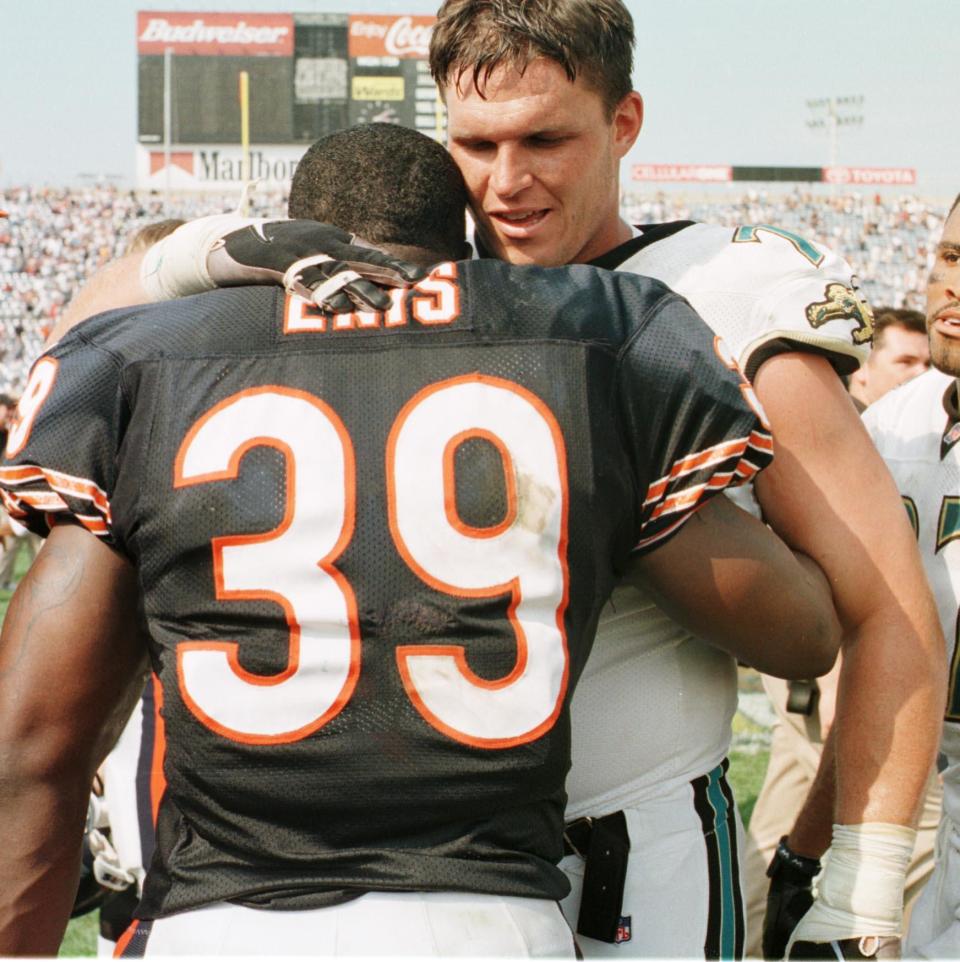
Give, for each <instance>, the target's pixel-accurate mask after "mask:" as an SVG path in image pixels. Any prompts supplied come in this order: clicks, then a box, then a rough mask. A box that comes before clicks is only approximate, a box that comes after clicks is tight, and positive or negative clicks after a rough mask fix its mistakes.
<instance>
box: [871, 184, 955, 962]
mask: <svg viewBox="0 0 960 962" xmlns="http://www.w3.org/2000/svg"><path fill="white" fill-rule="evenodd" d="M927 329H928V333H929V337H930V357H931V360H932V362H933V366H934V368H935V370H932V371H928V372H927V373H926V374H923V375H921V376H920V377H918V378H916V379H914V380H913V381H910V382H909V383H908V384H905V385H904V386H903V387H901V388H898V389H897V390H895V391H892V392H891V393H890V394H888V395H886V396H885V397H884V398H882V399H881V400H880V401H878V402H877V403H876V404H874V405H872V406H871V407H870V408H869V409H868V410H867V412H866V413H865V414H864V422H865V423H866V425H867V429H868V430H869V432H870V436H871V437H872V438H873V440H874V442H875V443H876V445H877V448H878V449H879V451H880V453H881V454H882V455H883V457H884V460H885V461H886V462H887V466H888V467H889V468H890V470H891V472H892V473H893V477H894V480H895V481H896V483H897V487H898V488H899V490H900V495H901V497H902V498H903V501H904V504H905V505H906V508H907V513H908V515H909V516H910V520H911V521H912V523H913V527H914V530H915V532H916V535H917V538H918V541H919V545H920V552H921V554H922V555H923V562H924V565H925V566H926V570H927V577H928V578H929V579H930V584H931V585H932V587H933V592H934V596H935V597H936V600H937V607H938V609H939V612H940V621H941V624H942V625H943V631H944V634H945V636H946V638H947V639H948V641H947V644H948V659H949V664H950V666H951V668H950V678H949V689H948V696H947V710H946V714H945V716H944V721H943V735H942V742H941V750H942V751H943V753H944V755H945V756H946V758H947V767H946V769H945V771H944V772H943V814H942V816H941V821H940V831H939V835H938V838H937V847H936V865H935V867H934V870H933V876H932V877H931V879H930V881H929V882H928V883H927V886H926V888H925V889H924V890H923V892H922V893H921V895H920V898H919V901H918V902H917V904H916V907H915V908H914V910H913V916H912V918H911V920H910V929H909V932H908V933H907V938H906V941H905V943H904V955H905V956H909V957H911V958H924V959H947V958H957V957H960V686H958V674H960V661H958V652H957V626H958V620H957V608H958V605H960V445H958V444H957V442H958V440H960V399H958V393H957V384H958V382H957V378H958V377H960V197H958V198H957V200H956V201H954V204H953V207H952V209H951V212H950V215H949V217H948V218H947V222H946V225H945V226H944V230H943V236H942V238H941V240H940V243H939V245H938V246H937V250H936V261H935V263H934V267H933V271H932V273H931V274H930V279H929V283H928V286H927Z"/></svg>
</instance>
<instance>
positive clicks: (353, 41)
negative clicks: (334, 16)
mask: <svg viewBox="0 0 960 962" xmlns="http://www.w3.org/2000/svg"><path fill="white" fill-rule="evenodd" d="M435 21H436V17H429V16H424V17H414V16H409V15H408V16H402V17H397V16H389V15H386V16H385V15H376V14H356V15H353V16H351V17H350V25H349V40H348V50H349V55H350V56H351V57H416V58H420V59H426V57H427V56H428V54H429V48H430V33H431V31H432V30H433V24H434V22H435Z"/></svg>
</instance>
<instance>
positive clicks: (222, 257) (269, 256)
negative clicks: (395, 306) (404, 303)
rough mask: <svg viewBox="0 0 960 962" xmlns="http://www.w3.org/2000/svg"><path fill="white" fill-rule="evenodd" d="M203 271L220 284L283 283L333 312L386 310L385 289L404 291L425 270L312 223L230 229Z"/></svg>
mask: <svg viewBox="0 0 960 962" xmlns="http://www.w3.org/2000/svg"><path fill="white" fill-rule="evenodd" d="M207 270H208V271H209V273H210V276H211V278H212V279H213V280H214V281H215V282H216V284H217V285H218V286H221V287H224V286H230V285H234V284H262V283H264V282H267V283H274V284H281V285H283V287H285V288H286V290H287V291H288V292H289V293H291V294H298V295H299V296H301V297H303V298H305V299H306V300H309V301H311V302H313V303H314V304H317V305H318V306H320V307H322V308H324V309H326V310H329V311H333V312H336V313H342V312H347V311H355V310H361V311H370V310H380V311H382V310H387V309H388V308H389V307H390V304H391V301H390V294H389V291H388V290H387V289H386V288H391V287H407V286H409V285H410V284H412V283H415V282H416V281H418V280H420V279H421V278H423V277H425V276H426V274H427V269H426V268H424V267H421V266H419V265H417V264H413V263H411V262H409V261H404V260H399V259H398V258H395V257H391V256H390V255H389V254H385V253H384V252H383V251H380V250H377V249H376V248H373V247H368V246H366V245H363V244H361V243H358V242H357V238H356V237H355V235H353V234H349V233H347V231H345V230H341V229H340V228H339V227H334V226H332V225H330V224H322V223H320V222H319V221H313V220H278V221H268V222H266V223H263V224H251V225H249V226H247V227H243V228H240V229H239V230H235V231H232V232H231V233H229V234H226V235H225V236H223V237H222V238H221V239H220V240H219V241H217V243H216V244H215V245H214V246H213V248H212V249H211V251H210V254H209V255H208V256H207Z"/></svg>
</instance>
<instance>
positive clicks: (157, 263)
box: [140, 214, 266, 301]
mask: <svg viewBox="0 0 960 962" xmlns="http://www.w3.org/2000/svg"><path fill="white" fill-rule="evenodd" d="M265 221H266V218H263V217H241V216H240V215H239V214H212V215H211V216H209V217H201V218H199V219H198V220H192V221H190V222H188V223H186V224H183V225H181V226H180V227H178V228H177V229H176V230H175V231H174V232H173V233H172V234H169V235H168V236H167V237H164V238H163V239H162V240H159V241H157V243H156V244H154V245H153V246H152V247H151V248H149V249H148V250H147V252H146V254H144V257H143V263H142V264H141V266H140V283H141V284H142V285H143V289H144V292H145V293H146V294H147V296H148V297H149V298H150V300H151V301H169V300H172V299H173V298H175V297H187V296H188V295H190V294H202V293H203V292H204V291H212V290H213V289H214V288H215V287H216V286H217V285H216V284H215V283H214V282H213V280H212V278H211V277H210V273H209V272H208V271H207V255H208V254H209V253H210V250H211V249H212V248H213V246H214V244H216V242H217V241H218V240H219V239H220V238H221V237H223V236H224V235H225V234H229V233H230V232H231V231H235V230H240V229H241V228H242V227H247V226H249V225H250V224H262V223H264V222H265Z"/></svg>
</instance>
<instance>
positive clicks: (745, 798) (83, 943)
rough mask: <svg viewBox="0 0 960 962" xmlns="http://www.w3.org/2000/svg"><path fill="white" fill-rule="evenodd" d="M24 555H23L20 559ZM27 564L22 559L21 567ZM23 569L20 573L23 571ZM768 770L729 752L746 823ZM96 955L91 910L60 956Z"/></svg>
mask: <svg viewBox="0 0 960 962" xmlns="http://www.w3.org/2000/svg"><path fill="white" fill-rule="evenodd" d="M22 558H23V556H22V555H21V559H22ZM24 566H25V565H24V563H23V562H21V564H20V565H18V568H23V567H24ZM22 573H23V572H22V570H21V571H19V572H18V574H22ZM10 595H11V592H9V591H0V623H2V621H3V616H4V615H5V614H6V611H7V604H8V603H9V601H10ZM751 724H752V723H750V722H748V721H745V720H744V719H743V718H742V717H741V716H739V715H738V716H737V720H736V723H735V728H738V729H739V728H742V727H744V726H746V727H747V728H749V727H750V725H751ZM766 770H767V753H766V752H756V753H753V752H749V753H748V752H737V751H734V752H731V754H730V782H731V784H732V785H733V790H734V792H735V794H736V797H737V802H738V804H739V805H740V811H741V813H742V815H743V821H744V823H747V822H749V820H750V814H751V812H752V811H753V806H754V803H755V802H756V800H757V793H758V792H759V791H760V786H761V784H762V783H763V776H764V774H765V773H766ZM96 954H97V913H96V912H91V913H89V914H88V915H84V916H81V917H80V918H78V919H73V920H71V922H70V924H69V925H68V926H67V932H66V935H65V936H64V940H63V944H62V945H61V946H60V956H61V957H66V958H77V957H84V956H92V955H96Z"/></svg>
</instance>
